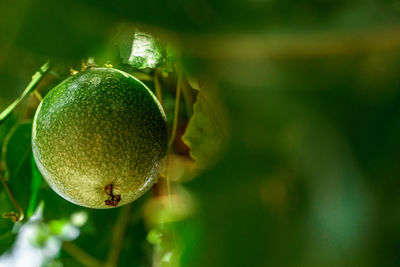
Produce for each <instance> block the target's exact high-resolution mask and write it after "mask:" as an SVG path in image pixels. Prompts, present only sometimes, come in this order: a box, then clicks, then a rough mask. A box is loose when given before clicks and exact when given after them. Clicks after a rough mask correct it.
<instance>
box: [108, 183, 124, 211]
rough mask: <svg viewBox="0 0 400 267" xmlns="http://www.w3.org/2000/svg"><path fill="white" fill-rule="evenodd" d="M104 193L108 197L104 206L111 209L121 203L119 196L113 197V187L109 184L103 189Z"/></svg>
mask: <svg viewBox="0 0 400 267" xmlns="http://www.w3.org/2000/svg"><path fill="white" fill-rule="evenodd" d="M104 192H105V193H106V194H107V195H108V196H109V197H108V199H106V200H105V201H104V204H106V205H107V206H111V207H116V206H117V205H118V203H119V202H120V201H121V195H114V193H113V185H112V184H109V185H106V186H105V187H104Z"/></svg>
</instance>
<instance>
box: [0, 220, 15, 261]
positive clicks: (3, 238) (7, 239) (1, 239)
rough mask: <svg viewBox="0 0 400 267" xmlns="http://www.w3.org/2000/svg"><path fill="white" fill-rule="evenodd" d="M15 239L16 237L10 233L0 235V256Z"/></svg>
mask: <svg viewBox="0 0 400 267" xmlns="http://www.w3.org/2000/svg"><path fill="white" fill-rule="evenodd" d="M7 221H9V220H7ZM15 237H16V235H15V234H14V233H12V232H11V231H8V232H6V233H4V234H1V235H0V255H1V254H3V253H4V252H5V251H6V250H7V249H9V248H10V247H11V245H12V244H13V243H14V240H15Z"/></svg>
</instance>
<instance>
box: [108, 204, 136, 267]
mask: <svg viewBox="0 0 400 267" xmlns="http://www.w3.org/2000/svg"><path fill="white" fill-rule="evenodd" d="M131 209H132V205H127V206H125V207H123V208H121V211H120V213H119V216H118V220H117V223H116V224H115V226H114V230H113V232H112V240H111V246H110V249H109V253H108V257H107V263H106V266H107V267H116V266H117V265H118V259H119V255H120V254H121V250H122V245H123V243H124V238H125V231H126V228H128V226H129V221H130V218H131Z"/></svg>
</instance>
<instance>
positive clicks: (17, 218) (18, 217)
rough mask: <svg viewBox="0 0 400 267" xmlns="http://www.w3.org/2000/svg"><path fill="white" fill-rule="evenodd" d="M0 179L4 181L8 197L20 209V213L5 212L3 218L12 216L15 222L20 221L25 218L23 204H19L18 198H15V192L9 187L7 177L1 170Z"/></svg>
mask: <svg viewBox="0 0 400 267" xmlns="http://www.w3.org/2000/svg"><path fill="white" fill-rule="evenodd" d="M0 179H1V182H2V183H3V186H4V188H5V189H6V191H7V194H8V197H9V198H10V199H11V201H12V203H13V205H14V207H15V208H16V209H17V210H18V212H19V214H18V213H15V212H8V213H5V214H3V218H11V220H12V221H13V222H20V221H22V220H23V219H24V211H23V210H22V209H21V206H20V205H19V204H18V202H17V200H16V199H15V198H14V196H13V194H12V193H11V190H10V188H9V187H8V184H7V181H6V178H5V177H4V175H3V173H2V172H1V171H0Z"/></svg>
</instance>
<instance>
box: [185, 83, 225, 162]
mask: <svg viewBox="0 0 400 267" xmlns="http://www.w3.org/2000/svg"><path fill="white" fill-rule="evenodd" d="M213 90H214V91H213ZM216 90H217V89H216V88H212V87H208V86H205V87H203V88H201V89H200V92H199V94H198V95H197V100H196V103H195V104H194V107H193V116H192V118H191V119H190V121H189V124H188V126H187V128H186V132H185V134H184V135H183V136H182V139H183V141H184V142H185V143H186V144H187V145H188V147H189V148H190V155H191V156H192V158H193V159H194V160H195V161H196V163H197V166H198V167H199V168H206V167H209V166H210V165H212V164H213V163H215V162H216V161H217V160H218V159H219V157H220V156H221V153H222V150H223V148H224V146H225V145H226V143H227V142H228V138H229V119H228V116H227V114H226V111H225V108H224V106H223V105H224V104H223V103H222V102H221V99H220V98H218V92H217V91H216Z"/></svg>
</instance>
